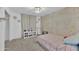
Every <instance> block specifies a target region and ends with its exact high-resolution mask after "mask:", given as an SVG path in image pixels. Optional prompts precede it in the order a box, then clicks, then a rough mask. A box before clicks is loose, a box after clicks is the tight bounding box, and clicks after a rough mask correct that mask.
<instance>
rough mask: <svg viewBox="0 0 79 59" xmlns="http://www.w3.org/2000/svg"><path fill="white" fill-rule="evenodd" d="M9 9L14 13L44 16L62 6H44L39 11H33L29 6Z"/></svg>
mask: <svg viewBox="0 0 79 59" xmlns="http://www.w3.org/2000/svg"><path fill="white" fill-rule="evenodd" d="M8 8H9V10H11V11H12V12H16V13H20V14H27V15H35V16H37V15H39V16H44V15H47V14H50V13H53V12H57V11H59V10H61V9H63V8H64V7H45V10H43V11H42V12H40V13H35V11H34V9H33V8H29V7H8Z"/></svg>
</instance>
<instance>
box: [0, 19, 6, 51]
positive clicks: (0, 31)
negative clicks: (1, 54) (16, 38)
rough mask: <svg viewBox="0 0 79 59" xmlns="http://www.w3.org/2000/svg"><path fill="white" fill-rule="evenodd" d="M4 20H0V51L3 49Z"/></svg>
mask: <svg viewBox="0 0 79 59" xmlns="http://www.w3.org/2000/svg"><path fill="white" fill-rule="evenodd" d="M4 41H5V21H4V20H0V51H3V50H4V47H5V46H4V44H5V42H4Z"/></svg>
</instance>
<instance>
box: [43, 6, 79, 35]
mask: <svg viewBox="0 0 79 59" xmlns="http://www.w3.org/2000/svg"><path fill="white" fill-rule="evenodd" d="M42 31H48V32H49V33H53V34H57V35H62V36H65V35H72V34H74V33H76V32H78V31H79V8H77V7H67V8H64V9H62V10H61V11H59V12H55V13H52V14H50V15H47V16H44V17H42Z"/></svg>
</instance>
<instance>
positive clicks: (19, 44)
mask: <svg viewBox="0 0 79 59" xmlns="http://www.w3.org/2000/svg"><path fill="white" fill-rule="evenodd" d="M5 51H44V49H43V48H42V47H41V46H40V45H39V44H38V43H36V41H35V40H34V39H33V38H29V39H14V40H12V41H6V42H5Z"/></svg>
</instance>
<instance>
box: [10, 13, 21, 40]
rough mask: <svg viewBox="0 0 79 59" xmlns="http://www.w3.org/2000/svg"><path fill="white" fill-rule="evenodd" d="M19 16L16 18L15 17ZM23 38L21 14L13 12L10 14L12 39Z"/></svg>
mask: <svg viewBox="0 0 79 59" xmlns="http://www.w3.org/2000/svg"><path fill="white" fill-rule="evenodd" d="M14 16H16V17H17V18H16V19H14V18H13V17H14ZM16 38H21V15H20V14H16V13H11V16H10V40H12V39H16Z"/></svg>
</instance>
